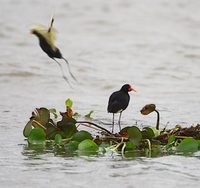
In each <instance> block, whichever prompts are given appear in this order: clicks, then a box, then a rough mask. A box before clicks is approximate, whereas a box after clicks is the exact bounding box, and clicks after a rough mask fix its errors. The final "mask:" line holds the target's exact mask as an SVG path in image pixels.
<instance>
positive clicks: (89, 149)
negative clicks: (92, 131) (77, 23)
mask: <svg viewBox="0 0 200 188" xmlns="http://www.w3.org/2000/svg"><path fill="white" fill-rule="evenodd" d="M98 148H99V147H98V145H97V144H96V143H95V142H94V141H93V140H89V139H86V140H83V141H82V142H81V143H80V144H79V145H78V150H79V151H80V152H81V154H95V153H96V152H97V151H98Z"/></svg>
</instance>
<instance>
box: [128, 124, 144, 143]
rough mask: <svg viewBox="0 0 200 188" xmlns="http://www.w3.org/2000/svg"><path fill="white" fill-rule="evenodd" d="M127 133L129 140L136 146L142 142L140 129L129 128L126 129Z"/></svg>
mask: <svg viewBox="0 0 200 188" xmlns="http://www.w3.org/2000/svg"><path fill="white" fill-rule="evenodd" d="M127 133H128V138H129V140H130V141H131V142H132V143H133V144H134V145H136V146H137V145H138V144H139V143H140V141H141V140H142V133H141V131H140V129H139V128H138V127H136V126H132V127H129V128H128V129H127Z"/></svg>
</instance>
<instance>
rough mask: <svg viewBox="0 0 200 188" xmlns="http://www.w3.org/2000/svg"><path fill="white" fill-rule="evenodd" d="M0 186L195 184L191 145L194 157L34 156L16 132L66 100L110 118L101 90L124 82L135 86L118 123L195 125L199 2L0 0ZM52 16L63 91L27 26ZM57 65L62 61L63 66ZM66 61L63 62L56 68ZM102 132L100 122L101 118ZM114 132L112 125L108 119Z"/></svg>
mask: <svg viewBox="0 0 200 188" xmlns="http://www.w3.org/2000/svg"><path fill="white" fill-rule="evenodd" d="M0 2H1V4H0V88H1V91H0V114H1V117H0V143H1V144H0V187H22V186H23V187H80V188H81V187H102V186H103V187H127V188H131V187H161V186H162V187H178V186H181V187H188V186H189V187H197V186H198V185H199V184H200V172H199V169H200V161H199V152H197V153H196V154H194V155H193V157H187V156H164V157H157V158H145V157H139V158H135V159H133V160H125V159H122V158H121V157H120V156H115V157H112V156H104V157H99V158H97V157H91V158H87V157H74V158H70V157H61V156H57V155H56V154H55V153H52V152H48V151H47V152H46V153H44V152H41V153H34V151H32V150H28V149H27V147H26V141H25V140H24V138H23V135H22V131H23V128H24V125H25V124H26V122H27V121H28V119H29V117H30V115H31V112H32V111H33V110H34V109H35V108H36V107H41V106H44V107H48V108H51V107H55V108H57V109H58V110H59V111H64V110H65V105H64V101H65V100H66V99H67V98H71V99H72V100H73V101H74V109H75V111H78V112H79V113H80V114H83V115H84V114H86V113H88V112H89V111H90V110H94V111H95V112H94V115H93V117H94V118H95V119H96V120H102V121H104V122H108V123H109V122H111V118H112V116H111V114H108V113H107V112H106V107H107V101H108V97H109V95H110V94H111V93H112V92H113V91H115V90H118V89H120V87H121V86H122V85H123V84H124V83H130V84H132V85H133V86H134V87H135V88H136V89H137V90H138V92H137V93H132V94H131V102H130V105H129V107H128V109H127V110H126V111H125V112H124V113H123V116H122V125H123V126H127V125H133V124H135V123H137V124H138V126H139V127H142V126H144V125H155V121H156V114H153V113H152V114H150V115H149V116H142V115H141V114H140V112H139V111H140V109H141V108H142V107H143V106H144V105H145V104H147V103H155V104H156V105H157V108H158V109H159V111H160V113H161V127H162V128H163V127H165V126H166V125H167V126H168V127H169V128H170V127H173V126H175V125H176V124H181V125H183V126H190V125H195V124H197V123H199V117H200V111H199V105H200V97H199V93H200V84H199V82H200V12H199V7H200V1H198V0H173V1H169V0H154V1H149V0H139V1H137V0H109V1H106V0H84V1H82V0H74V1H66V0H60V1H53V0H52V1H39V0H18V1H17V0H16V1H15V0H1V1H0ZM53 13H54V15H55V25H54V26H55V27H56V29H57V46H58V47H59V48H60V49H61V51H62V53H63V55H64V56H65V57H66V58H67V59H68V60H69V62H70V64H71V68H72V71H73V73H74V74H75V75H76V77H77V79H78V82H79V83H78V84H75V83H74V85H73V89H71V88H70V87H69V86H68V85H67V84H66V82H65V81H64V80H63V79H62V77H61V73H60V70H59V67H58V66H57V65H56V64H55V63H54V62H53V61H52V60H51V59H49V58H48V57H47V56H46V54H44V53H43V52H42V51H41V49H40V48H39V46H38V40H37V39H36V37H34V36H32V35H30V34H29V30H30V27H31V26H32V25H33V24H38V23H39V24H43V25H46V26H48V25H49V21H50V18H51V16H52V14H53ZM63 66H65V65H64V63H63ZM65 68H67V67H65ZM107 128H108V129H109V126H108V125H107ZM116 131H117V126H116Z"/></svg>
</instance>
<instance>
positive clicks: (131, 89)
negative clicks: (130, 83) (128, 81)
mask: <svg viewBox="0 0 200 188" xmlns="http://www.w3.org/2000/svg"><path fill="white" fill-rule="evenodd" d="M129 91H134V92H137V91H136V90H135V89H133V88H132V87H131V88H130V89H129Z"/></svg>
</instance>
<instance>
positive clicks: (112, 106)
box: [107, 84, 136, 133]
mask: <svg viewBox="0 0 200 188" xmlns="http://www.w3.org/2000/svg"><path fill="white" fill-rule="evenodd" d="M130 91H135V92H136V90H135V89H133V88H132V87H131V85H129V84H125V85H123V86H122V88H121V89H120V90H119V91H115V92H114V93H112V95H111V96H110V98H109V101H108V107H107V110H108V112H110V113H113V122H112V133H113V130H114V115H115V113H120V115H119V121H118V124H119V129H120V131H121V125H120V120H121V115H122V112H123V111H124V110H125V109H126V108H127V106H128V104H129V101H130V96H129V94H128V92H130Z"/></svg>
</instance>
